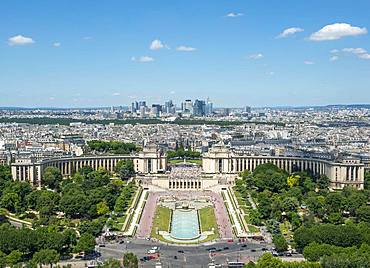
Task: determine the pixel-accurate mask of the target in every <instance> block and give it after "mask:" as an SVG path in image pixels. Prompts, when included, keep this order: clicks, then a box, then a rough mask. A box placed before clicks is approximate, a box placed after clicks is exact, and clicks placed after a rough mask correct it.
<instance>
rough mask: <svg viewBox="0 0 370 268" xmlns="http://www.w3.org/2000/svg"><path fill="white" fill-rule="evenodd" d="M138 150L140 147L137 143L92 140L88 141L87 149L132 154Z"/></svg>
mask: <svg viewBox="0 0 370 268" xmlns="http://www.w3.org/2000/svg"><path fill="white" fill-rule="evenodd" d="M138 150H139V148H138V147H137V146H136V145H135V144H133V143H125V142H121V141H102V140H92V141H88V142H87V151H94V152H98V153H104V154H107V153H109V154H130V153H132V152H136V151H138Z"/></svg>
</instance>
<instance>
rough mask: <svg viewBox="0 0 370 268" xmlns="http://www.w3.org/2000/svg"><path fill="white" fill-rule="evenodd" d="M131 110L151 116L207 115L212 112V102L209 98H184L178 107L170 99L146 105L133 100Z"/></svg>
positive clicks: (141, 114)
mask: <svg viewBox="0 0 370 268" xmlns="http://www.w3.org/2000/svg"><path fill="white" fill-rule="evenodd" d="M131 112H132V113H135V114H139V115H140V116H141V117H145V116H152V117H160V116H161V115H162V114H173V115H174V114H179V113H181V114H184V115H188V116H189V115H193V116H207V115H211V114H212V113H213V103H212V102H211V101H210V99H209V98H207V100H199V99H196V100H195V101H192V100H191V99H186V100H185V101H184V102H182V103H181V106H180V107H177V106H176V104H175V103H174V102H173V101H172V100H169V101H166V102H165V103H164V105H162V104H152V105H147V103H146V101H134V102H132V104H131Z"/></svg>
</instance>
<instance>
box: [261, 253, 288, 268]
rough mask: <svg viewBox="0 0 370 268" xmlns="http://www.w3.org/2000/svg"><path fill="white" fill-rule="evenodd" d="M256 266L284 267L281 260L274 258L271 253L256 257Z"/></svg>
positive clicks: (262, 267) (265, 267) (263, 267)
mask: <svg viewBox="0 0 370 268" xmlns="http://www.w3.org/2000/svg"><path fill="white" fill-rule="evenodd" d="M256 267H257V268H284V264H283V262H282V261H281V260H280V259H278V258H274V257H273V256H272V254H271V253H265V254H263V255H262V257H261V258H259V259H258V262H257V265H256Z"/></svg>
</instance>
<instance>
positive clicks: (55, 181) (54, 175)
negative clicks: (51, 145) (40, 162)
mask: <svg viewBox="0 0 370 268" xmlns="http://www.w3.org/2000/svg"><path fill="white" fill-rule="evenodd" d="M62 180H63V176H62V173H61V172H60V170H59V169H58V168H56V167H47V168H45V170H44V174H43V177H42V182H43V184H44V185H46V186H47V187H48V188H50V189H53V190H59V186H60V183H61V182H62Z"/></svg>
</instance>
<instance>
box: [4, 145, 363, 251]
mask: <svg viewBox="0 0 370 268" xmlns="http://www.w3.org/2000/svg"><path fill="white" fill-rule="evenodd" d="M124 159H130V160H132V161H133V163H134V168H135V171H136V176H135V178H134V180H135V181H136V182H137V184H138V185H140V186H141V187H139V191H138V192H137V193H136V195H135V197H134V201H133V203H132V205H131V207H130V208H129V210H128V212H127V216H126V218H125V222H124V223H123V227H122V230H121V232H120V233H121V235H123V236H127V237H136V238H145V239H154V240H158V241H162V242H165V243H167V244H199V243H205V242H211V241H218V240H228V239H232V238H235V237H238V238H248V237H258V236H261V233H260V231H259V229H258V228H253V226H252V227H251V226H250V224H248V223H247V222H246V220H245V213H244V212H243V210H242V209H241V207H240V206H239V204H238V201H237V197H236V196H235V193H234V191H233V188H232V186H233V185H234V181H235V179H236V178H237V177H238V174H239V173H240V172H241V171H244V170H248V171H252V172H253V170H254V169H255V168H256V167H257V166H258V165H260V164H265V163H272V164H274V165H276V166H278V167H279V168H281V169H284V170H286V171H287V172H289V173H292V172H296V171H308V172H310V173H311V174H314V175H326V176H327V177H328V178H329V179H330V188H331V189H333V190H334V189H342V188H343V187H345V186H347V185H350V186H352V187H354V188H357V189H363V186H364V169H365V167H364V164H362V163H360V161H359V160H355V159H347V160H343V161H341V162H331V161H327V160H322V159H314V158H299V157H279V156H255V155H246V154H243V153H241V152H237V151H234V150H232V149H230V148H228V147H226V146H224V145H222V144H221V145H216V146H214V147H213V148H211V149H210V150H209V152H207V153H204V154H203V157H202V165H201V166H200V165H196V164H191V163H186V162H183V163H178V164H173V165H170V164H168V162H167V156H166V154H164V153H163V152H162V151H161V150H160V149H158V147H157V146H154V145H152V146H148V147H145V148H144V149H143V150H142V151H141V152H138V153H137V154H131V155H102V156H84V157H69V158H52V159H43V160H40V161H35V160H32V159H28V160H22V159H18V160H17V161H16V162H15V163H13V164H12V165H11V169H12V176H13V179H14V180H20V181H28V182H30V183H31V184H33V185H34V186H36V187H40V186H41V184H42V176H43V172H44V170H45V168H46V167H49V166H53V167H57V168H59V170H60V171H61V173H62V175H63V176H64V177H69V176H71V175H72V174H74V173H75V172H78V171H79V170H80V169H81V168H82V167H84V166H90V167H91V168H93V169H94V170H97V169H99V168H103V169H106V170H108V171H111V172H113V171H114V170H115V167H116V165H117V163H118V161H120V160H124ZM252 205H253V204H252ZM256 229H257V230H258V231H256Z"/></svg>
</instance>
